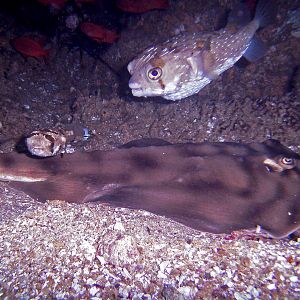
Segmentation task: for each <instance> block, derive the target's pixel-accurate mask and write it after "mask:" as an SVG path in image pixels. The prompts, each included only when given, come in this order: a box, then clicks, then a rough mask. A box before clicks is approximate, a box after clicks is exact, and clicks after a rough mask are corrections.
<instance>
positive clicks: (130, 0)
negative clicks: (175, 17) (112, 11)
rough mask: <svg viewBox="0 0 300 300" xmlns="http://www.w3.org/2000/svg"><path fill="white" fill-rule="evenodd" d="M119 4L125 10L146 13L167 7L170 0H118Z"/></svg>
mask: <svg viewBox="0 0 300 300" xmlns="http://www.w3.org/2000/svg"><path fill="white" fill-rule="evenodd" d="M117 6H118V7H119V8H120V9H121V10H123V11H127V12H131V13H144V12H147V11H149V10H153V9H167V8H168V7H169V0H117Z"/></svg>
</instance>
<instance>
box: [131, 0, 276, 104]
mask: <svg viewBox="0 0 300 300" xmlns="http://www.w3.org/2000/svg"><path fill="white" fill-rule="evenodd" d="M273 18H274V3H272V1H270V0H261V1H259V2H258V4H257V8H256V12H255V16H254V19H253V20H252V21H251V22H249V23H248V24H247V25H245V26H243V27H241V28H239V29H234V28H233V26H227V27H226V28H223V29H221V30H219V31H215V32H212V33H203V32H197V33H192V34H189V33H184V34H181V35H178V36H175V37H173V38H171V39H170V40H167V41H165V42H164V43H162V44H160V45H157V46H151V47H149V48H148V49H146V50H145V51H144V52H143V53H142V54H141V55H139V56H138V57H136V58H135V59H134V60H132V61H131V62H130V63H129V64H128V66H127V69H128V71H129V73H130V74H131V78H130V80H129V87H130V89H131V90H132V94H133V95H134V96H136V97H153V96H161V97H163V98H165V99H167V100H173V101H174V100H179V99H183V98H186V97H188V96H191V95H193V94H195V93H198V92H199V91H200V90H201V89H202V88H204V87H205V86H206V85H207V84H209V83H210V82H211V81H212V80H214V79H216V78H217V77H218V76H219V75H220V74H221V73H223V72H224V71H226V70H227V69H229V68H231V67H232V66H233V65H234V64H235V63H236V62H237V61H238V60H239V59H240V58H241V57H242V56H244V57H246V58H247V59H248V60H250V61H255V60H256V59H258V58H259V57H261V56H262V55H263V52H264V50H265V47H264V45H263V43H262V42H260V41H259V40H258V39H257V38H256V37H255V32H256V31H257V30H258V29H259V28H260V27H263V26H265V25H267V24H269V23H270V22H271V21H272V20H273Z"/></svg>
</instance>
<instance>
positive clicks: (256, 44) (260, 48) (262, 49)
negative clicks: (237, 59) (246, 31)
mask: <svg viewBox="0 0 300 300" xmlns="http://www.w3.org/2000/svg"><path fill="white" fill-rule="evenodd" d="M266 52H267V46H266V44H265V43H264V42H263V41H262V40H261V39H259V38H258V37H257V36H253V38H252V40H251V43H250V45H249V47H248V49H247V50H246V52H245V53H244V55H243V56H244V57H245V58H246V59H247V60H248V61H250V62H255V61H257V60H259V59H260V58H262V57H263V56H264V55H265V53H266Z"/></svg>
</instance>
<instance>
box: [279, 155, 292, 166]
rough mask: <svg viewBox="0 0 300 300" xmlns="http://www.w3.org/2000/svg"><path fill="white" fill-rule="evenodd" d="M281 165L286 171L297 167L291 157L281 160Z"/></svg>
mask: <svg viewBox="0 0 300 300" xmlns="http://www.w3.org/2000/svg"><path fill="white" fill-rule="evenodd" d="M279 164H280V165H282V167H283V168H285V169H292V168H294V167H295V161H294V159H292V158H290V157H284V156H283V157H281V158H280V159H279Z"/></svg>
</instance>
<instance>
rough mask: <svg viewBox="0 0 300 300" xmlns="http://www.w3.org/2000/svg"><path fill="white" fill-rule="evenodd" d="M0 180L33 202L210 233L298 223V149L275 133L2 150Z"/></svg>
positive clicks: (284, 231) (277, 229) (288, 228)
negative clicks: (106, 210) (146, 217)
mask: <svg viewBox="0 0 300 300" xmlns="http://www.w3.org/2000/svg"><path fill="white" fill-rule="evenodd" d="M0 180H6V181H9V185H10V186H11V187H13V188H16V189H18V190H21V191H24V192H25V193H27V194H29V195H30V196H32V197H33V198H35V199H37V200H39V201H46V200H47V199H49V200H53V199H56V200H65V201H68V202H75V203H84V202H89V201H96V202H98V203H108V204H110V205H113V206H118V207H127V208H132V209H143V210H146V211H149V212H152V213H155V214H158V215H162V216H166V217H168V218H171V219H173V220H175V221H178V222H180V223H182V224H185V225H187V226H189V227H192V228H195V229H198V230H201V231H206V232H212V233H230V232H232V231H235V230H239V229H255V228H256V227H257V226H260V227H261V228H262V229H263V231H264V232H267V233H268V234H269V235H271V236H273V237H278V238H280V237H285V236H287V235H288V234H290V233H292V232H294V231H295V230H297V229H299V228H300V156H299V155H298V154H296V153H294V152H292V151H291V150H289V149H288V148H285V147H284V146H282V145H281V144H280V143H279V142H276V141H274V140H269V141H267V142H265V143H253V144H239V143H208V142H205V143H200V144H175V145H171V144H168V143H167V142H161V141H160V140H158V141H157V140H156V143H153V142H152V141H151V143H149V141H147V140H146V141H133V142H131V143H130V144H127V145H125V146H124V147H122V148H120V149H114V150H111V151H94V152H89V153H87V152H86V153H80V152H76V153H73V154H64V155H63V156H62V157H61V156H54V157H47V158H33V157H29V156H26V155H25V154H20V153H9V154H0Z"/></svg>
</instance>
